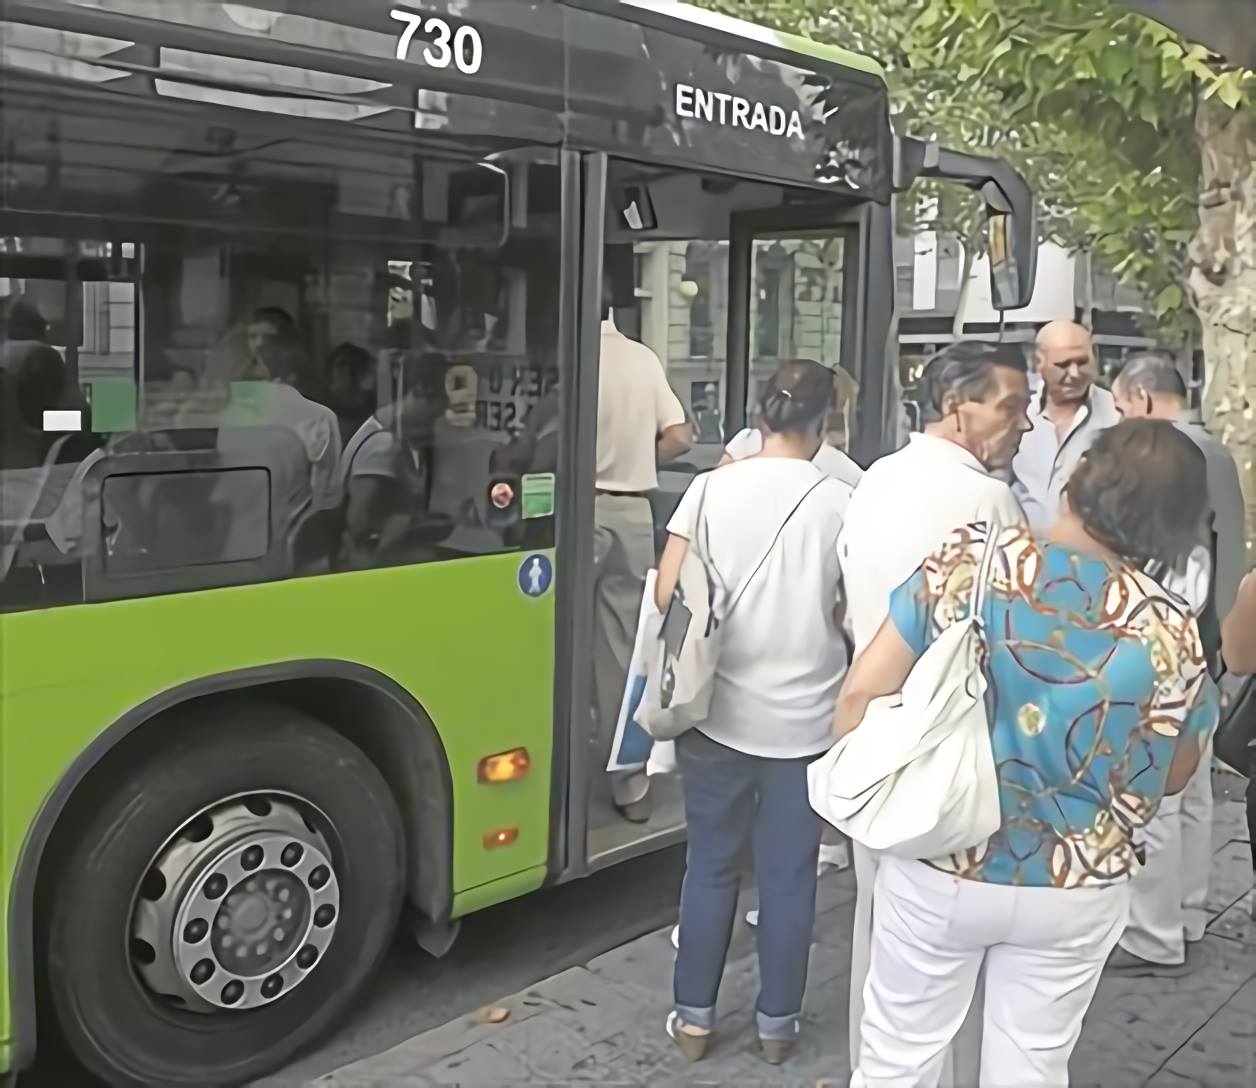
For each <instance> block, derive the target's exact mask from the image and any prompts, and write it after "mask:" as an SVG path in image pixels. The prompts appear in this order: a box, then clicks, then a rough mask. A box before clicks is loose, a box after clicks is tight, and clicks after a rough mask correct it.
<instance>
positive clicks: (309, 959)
mask: <svg viewBox="0 0 1256 1088" xmlns="http://www.w3.org/2000/svg"><path fill="white" fill-rule="evenodd" d="M317 962H318V949H317V948H315V947H314V946H313V945H312V944H307V945H306V946H305V947H304V948H303V949H301V951H300V952H298V953H297V966H298V967H299V968H301V970H302V971H308V970H309V969H310V968H311V967H313V966H314V964H315V963H317Z"/></svg>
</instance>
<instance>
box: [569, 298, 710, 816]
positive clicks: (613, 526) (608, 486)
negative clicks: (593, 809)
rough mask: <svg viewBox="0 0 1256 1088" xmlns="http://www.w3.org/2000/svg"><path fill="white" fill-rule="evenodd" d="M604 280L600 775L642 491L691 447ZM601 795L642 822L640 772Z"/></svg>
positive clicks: (596, 517)
mask: <svg viewBox="0 0 1256 1088" xmlns="http://www.w3.org/2000/svg"><path fill="white" fill-rule="evenodd" d="M610 303H611V296H610V286H609V282H608V283H607V284H606V285H605V286H604V289H603V306H602V314H603V320H602V346H601V353H600V355H599V358H598V389H597V497H596V499H595V501H594V513H593V533H594V541H593V571H594V580H595V589H594V608H595V609H596V612H595V617H594V635H593V639H594V642H593V687H594V700H595V708H596V712H597V736H596V742H597V745H596V749H595V758H596V760H598V763H597V766H598V767H599V768H604V767H605V766H606V764H607V761H608V759H609V756H610V748H611V745H612V743H613V742H614V739H615V726H616V725H617V724H618V720H619V707H620V703H621V701H622V697H623V692H624V677H625V676H626V675H627V672H628V664H629V660H630V659H631V657H632V644H633V641H634V638H635V636H636V628H637V615H638V613H639V611H640V608H641V594H642V591H643V590H644V587H645V576H646V572H647V571H648V570H649V569H650V568H651V567H652V566H653V565H654V515H653V512H652V511H651V508H650V499H649V493H650V492H651V491H653V490H654V489H655V488H657V487H658V465H659V464H660V463H666V462H667V461H671V460H674V459H675V458H677V457H679V456H681V454H683V453H685V452H686V451H687V450H688V449H689V447H690V446H691V445H692V443H693V430H692V428H691V427H690V425H689V424H688V423H687V422H686V420H685V410H684V408H683V407H682V406H681V403H680V401H679V399H678V398H677V397H676V394H675V393H673V392H672V388H671V386H670V385H668V384H667V375H666V373H665V372H664V370H663V364H662V362H661V361H660V360H659V357H658V356H657V355H655V354H654V352H653V351H651V350H650V349H649V348H648V347H646V346H645V345H644V344H640V343H638V342H637V341H635V340H630V339H628V337H626V336H625V335H624V334H623V333H621V332H620V331H619V329H618V328H616V327H615V320H614V314H613V313H612V312H611V306H610ZM610 785H611V798H612V801H613V803H614V805H615V807H616V808H617V809H618V810H619V812H620V813H621V815H623V816H624V818H625V819H628V820H631V821H633V822H634V823H642V822H644V821H645V820H648V819H649V816H650V812H649V799H648V797H647V791H648V788H649V786H648V779H647V778H646V775H645V772H644V771H640V772H638V771H623V772H616V773H613V774H611V776H610Z"/></svg>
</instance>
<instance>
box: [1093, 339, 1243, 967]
mask: <svg viewBox="0 0 1256 1088" xmlns="http://www.w3.org/2000/svg"><path fill="white" fill-rule="evenodd" d="M1112 392H1113V394H1114V395H1115V398H1116V406H1117V409H1118V410H1119V411H1120V413H1121V415H1123V416H1125V417H1127V418H1151V419H1164V420H1168V421H1169V422H1171V423H1173V424H1175V425H1176V426H1177V427H1178V429H1179V430H1181V431H1182V432H1184V433H1185V434H1186V435H1187V436H1188V437H1189V438H1190V439H1191V440H1192V441H1193V442H1194V443H1195V444H1196V445H1197V446H1198V447H1199V448H1200V451H1201V452H1202V453H1203V455H1204V460H1205V463H1206V466H1207V472H1208V508H1207V513H1206V516H1205V520H1204V522H1203V524H1202V525H1201V526H1200V542H1199V544H1198V545H1197V546H1196V548H1195V549H1194V551H1193V552H1192V553H1191V556H1190V557H1189V558H1188V559H1187V560H1186V561H1184V562H1183V563H1182V564H1180V565H1179V567H1178V568H1177V569H1171V570H1166V571H1160V570H1151V571H1150V573H1151V574H1152V575H1153V576H1155V577H1157V578H1158V579H1159V580H1160V582H1161V584H1162V585H1163V586H1164V587H1165V588H1166V589H1169V590H1171V591H1173V592H1175V593H1177V594H1178V596H1180V597H1182V598H1184V599H1185V600H1186V601H1187V603H1188V604H1189V605H1190V607H1191V610H1192V611H1193V612H1194V613H1195V615H1196V617H1197V618H1198V620H1199V634H1200V639H1201V640H1202V642H1203V644H1204V652H1205V654H1206V655H1207V657H1208V661H1209V665H1210V668H1211V669H1212V671H1213V674H1214V676H1215V675H1217V674H1218V673H1219V671H1220V653H1221V623H1222V622H1223V621H1224V620H1225V618H1226V616H1227V615H1228V614H1229V612H1230V610H1231V609H1232V608H1233V607H1234V601H1235V598H1236V596H1237V595H1238V589H1239V583H1240V582H1241V581H1242V579H1243V572H1244V570H1245V567H1246V554H1245V553H1246V539H1245V535H1244V510H1243V489H1242V485H1241V483H1240V482H1239V473H1238V468H1237V467H1236V466H1235V464H1234V458H1233V457H1231V456H1230V452H1229V450H1227V449H1226V448H1225V446H1223V445H1222V444H1221V443H1220V442H1219V441H1217V439H1215V438H1214V437H1213V436H1212V435H1210V434H1209V433H1208V432H1207V431H1206V430H1205V429H1204V427H1203V425H1202V424H1200V423H1198V422H1196V421H1194V420H1193V419H1191V418H1190V416H1189V414H1188V411H1187V396H1186V383H1185V381H1183V379H1182V375H1181V373H1180V372H1179V371H1178V368H1177V364H1176V363H1175V362H1174V360H1173V357H1172V356H1171V355H1169V354H1168V353H1166V352H1162V351H1145V352H1139V353H1137V354H1135V355H1132V356H1130V358H1129V359H1128V360H1126V363H1125V366H1124V367H1123V368H1122V369H1121V373H1120V374H1119V375H1118V376H1117V379H1116V381H1115V382H1114V383H1113V386H1112ZM1212 815H1213V798H1212V738H1211V735H1209V736H1208V738H1207V739H1206V740H1205V742H1204V750H1203V753H1202V754H1201V756H1200V760H1199V766H1198V767H1197V768H1196V770H1195V774H1194V775H1193V776H1192V777H1191V780H1190V782H1189V783H1187V786H1186V789H1184V790H1183V791H1182V792H1181V793H1179V794H1176V795H1174V796H1168V797H1165V799H1164V801H1163V802H1161V805H1160V807H1159V808H1158V809H1157V810H1156V815H1155V816H1154V817H1153V818H1152V820H1151V822H1150V823H1149V824H1148V825H1147V827H1146V829H1145V831H1144V836H1143V846H1144V848H1145V854H1146V860H1145V863H1144V864H1143V866H1142V867H1141V868H1140V869H1139V870H1138V872H1137V873H1136V874H1135V876H1134V881H1133V885H1132V888H1131V891H1132V893H1133V898H1132V901H1131V904H1130V921H1129V925H1128V926H1127V927H1126V930H1125V933H1124V935H1123V936H1122V937H1121V944H1120V947H1119V948H1118V949H1117V951H1116V952H1115V953H1113V956H1112V960H1111V961H1109V962H1110V963H1111V965H1112V966H1114V967H1117V968H1118V969H1123V970H1126V971H1129V972H1135V973H1136V972H1138V971H1141V970H1143V969H1154V968H1158V967H1176V966H1179V965H1183V964H1185V962H1186V945H1187V943H1188V942H1195V941H1201V940H1203V938H1204V929H1205V927H1206V926H1207V924H1208V912H1207V910H1206V903H1207V899H1208V874H1209V868H1210V865H1211V861H1212Z"/></svg>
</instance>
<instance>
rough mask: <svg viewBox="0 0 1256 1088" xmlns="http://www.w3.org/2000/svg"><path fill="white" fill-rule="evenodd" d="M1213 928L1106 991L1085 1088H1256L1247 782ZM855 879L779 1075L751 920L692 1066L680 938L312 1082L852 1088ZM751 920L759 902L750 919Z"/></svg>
mask: <svg viewBox="0 0 1256 1088" xmlns="http://www.w3.org/2000/svg"><path fill="white" fill-rule="evenodd" d="M1214 785H1215V787H1216V790H1215V792H1216V793H1217V794H1218V797H1217V813H1216V819H1215V821H1214V828H1213V845H1214V860H1213V876H1212V885H1211V888H1210V894H1209V902H1208V907H1209V910H1210V911H1211V913H1212V916H1213V917H1212V922H1211V924H1210V926H1209V931H1208V935H1207V936H1206V937H1205V938H1204V940H1203V941H1202V942H1201V943H1200V944H1198V945H1194V946H1192V947H1191V951H1190V959H1189V961H1188V967H1189V970H1188V971H1187V973H1185V974H1184V975H1182V976H1180V977H1175V978H1167V979H1166V978H1159V979H1158V978H1123V977H1116V976H1105V978H1104V980H1103V982H1102V984H1101V985H1100V988H1099V992H1098V994H1097V996H1096V998H1095V1002H1094V1004H1093V1006H1092V1007H1091V1012H1090V1015H1089V1016H1088V1018H1087V1021H1086V1027H1085V1030H1084V1032H1083V1034H1082V1039H1081V1042H1080V1044H1079V1045H1078V1048H1077V1051H1076V1053H1075V1054H1074V1057H1073V1064H1072V1076H1073V1084H1074V1085H1075V1086H1090V1085H1095V1086H1100V1085H1101V1086H1103V1088H1121V1086H1125V1085H1131V1086H1132V1085H1151V1086H1153V1088H1176V1086H1181V1088H1186V1086H1188V1085H1203V1086H1206V1088H1250V1086H1251V1085H1253V1084H1256V923H1254V922H1253V921H1252V918H1251V909H1252V870H1251V862H1250V855H1249V853H1248V845H1247V830H1246V827H1245V823H1244V816H1243V805H1242V785H1243V780H1241V779H1238V778H1237V777H1235V776H1233V775H1230V774H1227V773H1218V774H1216V775H1215V777H1214ZM854 897H855V888H854V878H853V874H852V873H851V872H850V871H849V870H847V871H846V872H843V873H839V874H832V875H827V876H825V877H824V878H822V879H821V882H820V893H819V904H818V916H817V920H816V928H815V943H814V945H813V947H812V955H811V973H810V978H809V983H808V990H807V999H806V1003H805V1006H804V1021H803V1034H802V1037H801V1041H800V1044H799V1049H798V1053H797V1054H796V1056H795V1057H794V1058H793V1059H792V1060H791V1061H790V1062H789V1063H788V1064H787V1065H786V1066H784V1067H781V1068H779V1069H775V1068H772V1067H770V1066H768V1065H765V1064H764V1063H763V1062H762V1061H760V1059H759V1058H758V1057H757V1055H756V1054H755V1052H754V1049H753V1047H754V1033H753V1027H752V1025H753V1021H754V1016H753V1014H754V1000H755V995H756V965H755V957H754V939H753V931H752V930H750V929H749V928H748V927H747V926H746V925H745V923H744V917H743V918H742V919H739V922H738V928H737V931H736V933H735V935H734V938H733V946H732V948H731V950H730V953H729V962H728V968H727V970H726V972H725V975H724V984H723V988H722V990H721V993H720V1002H719V1012H720V1029H721V1031H720V1035H719V1039H718V1042H717V1043H716V1044H715V1045H714V1046H713V1048H712V1051H711V1053H710V1054H709V1055H708V1057H707V1058H706V1060H704V1061H703V1062H701V1063H699V1064H696V1065H687V1064H686V1063H685V1062H684V1060H683V1059H682V1058H681V1057H680V1055H679V1053H678V1052H677V1051H676V1049H675V1048H674V1046H673V1044H672V1043H671V1041H670V1040H669V1039H668V1038H667V1035H666V1033H665V1032H664V1030H663V1022H664V1019H665V1017H666V1015H667V1012H668V1009H669V1001H670V992H671V970H672V962H673V955H674V953H673V949H672V946H671V941H670V927H669V928H668V929H663V930H659V931H658V932H655V933H652V934H649V935H648V936H645V937H642V938H640V939H638V940H635V941H632V942H631V943H629V944H627V945H624V946H623V947H621V948H618V949H616V950H614V951H613V952H609V953H607V954H606V955H603V956H599V957H598V958H597V959H595V960H592V961H591V962H590V963H589V964H587V965H586V966H585V967H577V968H573V969H571V970H568V971H564V972H562V973H561V974H559V975H555V976H554V977H553V978H550V979H547V980H545V981H544V982H542V983H540V984H539V985H537V986H534V987H532V988H531V989H529V990H526V991H524V992H522V993H518V994H514V995H513V996H511V997H506V998H504V999H503V1000H502V1001H501V1002H499V1005H500V1006H501V1008H502V1009H504V1010H508V1013H509V1016H508V1018H507V1019H505V1020H504V1021H503V1022H501V1023H497V1024H489V1023H483V1022H479V1021H480V1020H482V1019H484V1018H483V1017H480V1018H478V1019H477V1017H475V1016H462V1017H459V1018H457V1019H455V1020H451V1021H450V1022H449V1023H448V1024H445V1025H444V1026H443V1027H440V1028H436V1029H434V1030H432V1031H429V1032H426V1033H425V1034H423V1035H419V1036H416V1037H415V1038H413V1039H411V1040H409V1041H407V1042H405V1043H402V1044H401V1045H400V1046H397V1047H394V1048H393V1049H392V1050H389V1051H386V1052H384V1053H383V1054H379V1055H376V1056H375V1057H372V1058H368V1059H365V1060H363V1061H359V1062H355V1063H353V1064H352V1065H349V1066H346V1067H345V1068H343V1069H340V1070H338V1071H336V1072H334V1073H330V1074H328V1075H326V1076H324V1077H321V1078H320V1079H318V1080H317V1081H314V1082H312V1083H313V1084H316V1085H322V1086H335V1088H420V1086H428V1085H465V1086H471V1085H484V1086H493V1088H498V1086H502V1085H512V1084H521V1085H522V1084H528V1085H539V1084H546V1085H559V1084H561V1085H570V1084H577V1083H586V1082H600V1083H602V1084H606V1085H651V1086H654V1085H680V1084H684V1085H699V1084H723V1085H773V1086H782V1088H783V1086H786V1085H789V1086H806V1088H818V1086H819V1085H831V1086H833V1088H837V1086H839V1085H840V1086H845V1085H846V1083H847V1080H848V1078H849V1075H850V1069H849V1063H848V1060H847V1045H846V1039H847V1023H846V1008H847V988H848V983H847V977H848V970H849V959H850V932H851V918H852V911H853V908H854ZM751 905H753V902H752V901H751V900H750V899H749V898H747V901H746V903H745V904H744V906H745V907H749V906H751Z"/></svg>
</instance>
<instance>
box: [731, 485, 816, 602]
mask: <svg viewBox="0 0 1256 1088" xmlns="http://www.w3.org/2000/svg"><path fill="white" fill-rule="evenodd" d="M816 472H817V473H819V477H820V478H819V479H818V480H816V482H815V483H813V484H812V485H811V486H810V487H809V488H807V490H806V491H804V492H803V493H802V495H801V496H800V497H799V499H798V501H797V502H796V503H794V506H793V509H791V510H790V512H789V513H788V514H786V515H785V520H784V521H782V522H781V524H780V526H779V527H778V528H777V530H776V535H775V536H773V537H772V543H770V544H769V545H768V546H767V548H766V549H765V551H764V552H763V555H761V556H760V557H759V562H758V563H756V564H755V567H754V570H752V571H751V572H750V575H749V577H748V578H747V579H746V580H745V581H744V582H742V584H741V589H739V590H738V591H737V596H736V597H734V598H733V602H732V604H730V605H729V606H728V608H727V610H726V611H725V612H724V616H723V618H724V619H725V620H727V619H728V617H729V616H731V615H732V613H733V609H734V608H736V607H737V605H738V604H740V603H741V599H742V597H743V596H745V593H746V590H747V589H749V588H750V583H751V582H753V581H754V578H755V575H756V574H758V573H759V571H760V569H761V568H762V567H763V564H764V563H766V562H767V561H768V556H770V555H771V554H772V552H773V550H774V549H775V548H776V544H777V541H779V540H780V539H781V534H782V533H783V532H784V531H785V526H786V525H788V524H789V522H790V519H791V518H793V516H794V515H795V514H796V513H798V508H799V507H800V506H802V504H803V503H804V502H806V501H807V498H808V497H809V496H810V495H811V493H812V492H813V491H814V490H815V489H816V488H817V487H819V486H820V485H821V484H822V483H824V481H825V480H827V479H828V477H827V476H826V475H824V473H822V472H820V470H819V469H816Z"/></svg>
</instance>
